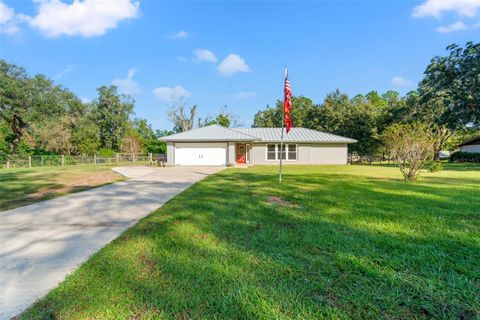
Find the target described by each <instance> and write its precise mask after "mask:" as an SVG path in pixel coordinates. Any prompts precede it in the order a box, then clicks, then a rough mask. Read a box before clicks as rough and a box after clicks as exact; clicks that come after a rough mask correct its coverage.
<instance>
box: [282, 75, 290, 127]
mask: <svg viewBox="0 0 480 320" xmlns="http://www.w3.org/2000/svg"><path fill="white" fill-rule="evenodd" d="M284 93H285V97H284V100H283V114H284V117H285V128H286V129H287V133H288V132H289V131H290V129H292V119H291V117H290V111H291V110H292V90H291V89H290V81H288V71H287V70H286V69H285V89H284Z"/></svg>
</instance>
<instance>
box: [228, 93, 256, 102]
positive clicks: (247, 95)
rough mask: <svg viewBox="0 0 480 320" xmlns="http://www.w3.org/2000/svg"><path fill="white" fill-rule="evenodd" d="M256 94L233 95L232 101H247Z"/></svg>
mask: <svg viewBox="0 0 480 320" xmlns="http://www.w3.org/2000/svg"><path fill="white" fill-rule="evenodd" d="M256 95H257V93H256V92H240V93H236V94H234V95H233V99H236V100H240V99H248V98H252V97H254V96H256Z"/></svg>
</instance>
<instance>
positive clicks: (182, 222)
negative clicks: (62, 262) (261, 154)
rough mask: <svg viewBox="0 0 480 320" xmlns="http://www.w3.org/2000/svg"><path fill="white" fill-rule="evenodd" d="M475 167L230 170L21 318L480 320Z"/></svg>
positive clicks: (478, 171) (157, 215)
mask: <svg viewBox="0 0 480 320" xmlns="http://www.w3.org/2000/svg"><path fill="white" fill-rule="evenodd" d="M479 290H480V167H478V166H471V167H469V166H451V165H449V166H447V168H446V170H444V171H442V172H438V173H434V174H432V173H424V174H423V175H422V176H421V177H420V179H419V181H417V182H415V183H406V182H404V181H403V180H402V178H401V176H400V173H399V171H398V169H396V168H392V167H381V166H348V167H347V166H344V167H339V166H316V167H313V166H310V167H307V166H305V167H285V169H284V182H283V183H282V184H279V183H278V182H277V168H276V167H258V166H257V167H252V168H248V169H227V170H225V171H223V172H221V173H219V174H217V175H214V176H210V177H208V178H206V179H205V180H203V181H201V182H200V183H197V184H196V185H194V186H193V187H191V188H190V189H188V190H186V191H185V192H183V193H182V194H180V195H179V196H177V197H175V198H174V199H172V200H171V201H170V202H168V203H167V204H166V205H165V206H163V207H162V208H161V209H159V210H157V211H155V212H154V213H153V214H151V215H150V216H148V217H146V218H145V219H143V220H142V221H140V222H139V223H138V224H137V225H135V226H134V227H133V228H131V229H130V230H128V231H127V232H125V233H124V234H123V235H122V236H121V237H119V238H118V239H116V240H115V241H113V242H112V243H110V244H109V245H107V246H106V247H105V248H104V249H102V250H101V251H100V252H98V253H96V254H95V255H94V256H92V257H91V259H90V260H88V261H87V262H86V263H85V264H83V265H82V266H81V267H80V268H79V269H78V270H77V271H75V272H74V273H73V274H72V275H70V276H69V277H68V278H67V279H66V280H65V281H64V282H63V283H61V284H60V285H59V287H58V288H56V289H54V290H53V291H52V292H50V293H49V294H48V295H47V296H46V297H45V298H43V299H41V300H40V301H39V302H38V303H36V304H35V305H34V306H33V307H32V308H30V309H29V310H27V311H26V312H25V313H24V314H23V315H22V318H24V319H31V318H34V319H45V318H50V319H53V318H58V319H127V318H131V319H323V318H325V319H349V318H352V319H360V318H363V319H382V318H383V319H387V318H388V319H410V318H418V319H423V318H425V319H426V318H430V319H478V317H479V316H480V295H479V294H478V293H479Z"/></svg>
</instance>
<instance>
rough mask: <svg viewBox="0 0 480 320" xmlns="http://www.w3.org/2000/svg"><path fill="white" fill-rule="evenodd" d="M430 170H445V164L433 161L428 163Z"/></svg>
mask: <svg viewBox="0 0 480 320" xmlns="http://www.w3.org/2000/svg"><path fill="white" fill-rule="evenodd" d="M428 170H430V172H438V171H441V170H443V165H442V163H441V162H431V163H429V164H428Z"/></svg>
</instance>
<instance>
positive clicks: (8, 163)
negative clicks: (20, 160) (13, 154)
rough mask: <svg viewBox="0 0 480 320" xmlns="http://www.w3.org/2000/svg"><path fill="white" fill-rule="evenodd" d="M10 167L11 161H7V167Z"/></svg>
mask: <svg viewBox="0 0 480 320" xmlns="http://www.w3.org/2000/svg"><path fill="white" fill-rule="evenodd" d="M8 168H10V161H7V169H8Z"/></svg>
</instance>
